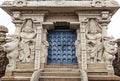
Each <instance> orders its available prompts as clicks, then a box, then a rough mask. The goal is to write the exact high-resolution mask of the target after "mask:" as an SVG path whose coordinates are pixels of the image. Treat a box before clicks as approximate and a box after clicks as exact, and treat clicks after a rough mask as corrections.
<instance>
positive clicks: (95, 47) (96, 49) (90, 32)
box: [86, 18, 116, 65]
mask: <svg viewBox="0 0 120 81" xmlns="http://www.w3.org/2000/svg"><path fill="white" fill-rule="evenodd" d="M98 22H99V21H98V20H97V19H96V18H90V19H89V20H88V24H87V27H86V38H87V55H88V57H87V58H88V62H90V63H98V62H100V63H107V64H108V65H112V62H113V60H114V59H115V58H114V57H115V54H116V48H115V43H114V38H113V37H110V36H104V35H103V34H102V33H103V29H102V26H101V25H100V24H99V23H98Z"/></svg>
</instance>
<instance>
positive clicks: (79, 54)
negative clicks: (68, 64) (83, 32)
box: [75, 29, 81, 63]
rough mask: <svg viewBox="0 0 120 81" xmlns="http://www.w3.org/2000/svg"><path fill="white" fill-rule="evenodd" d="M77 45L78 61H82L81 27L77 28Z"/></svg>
mask: <svg viewBox="0 0 120 81" xmlns="http://www.w3.org/2000/svg"><path fill="white" fill-rule="evenodd" d="M75 47H76V56H77V58H78V63H80V60H81V53H80V31H79V29H77V40H76V41H75Z"/></svg>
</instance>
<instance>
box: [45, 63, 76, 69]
mask: <svg viewBox="0 0 120 81" xmlns="http://www.w3.org/2000/svg"><path fill="white" fill-rule="evenodd" d="M45 68H76V69H77V68H78V65H77V64H67V65H61V64H48V65H46V66H45Z"/></svg>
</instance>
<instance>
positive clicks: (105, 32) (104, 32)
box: [101, 23, 108, 36]
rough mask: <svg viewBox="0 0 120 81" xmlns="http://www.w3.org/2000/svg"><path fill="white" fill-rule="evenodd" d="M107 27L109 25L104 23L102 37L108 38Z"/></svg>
mask: <svg viewBox="0 0 120 81" xmlns="http://www.w3.org/2000/svg"><path fill="white" fill-rule="evenodd" d="M107 25H108V23H102V24H101V26H102V36H107Z"/></svg>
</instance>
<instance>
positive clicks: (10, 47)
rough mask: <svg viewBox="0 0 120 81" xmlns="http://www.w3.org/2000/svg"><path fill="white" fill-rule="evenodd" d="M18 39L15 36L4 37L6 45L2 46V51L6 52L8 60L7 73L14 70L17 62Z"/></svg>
mask: <svg viewBox="0 0 120 81" xmlns="http://www.w3.org/2000/svg"><path fill="white" fill-rule="evenodd" d="M19 41H20V37H19V36H17V35H8V36H7V37H6V42H7V43H6V44H5V45H4V46H3V47H4V50H5V51H6V52H7V58H8V59H9V64H8V65H7V68H6V70H7V71H13V70H14V69H16V62H17V60H18V56H19V52H18V44H19Z"/></svg>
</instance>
